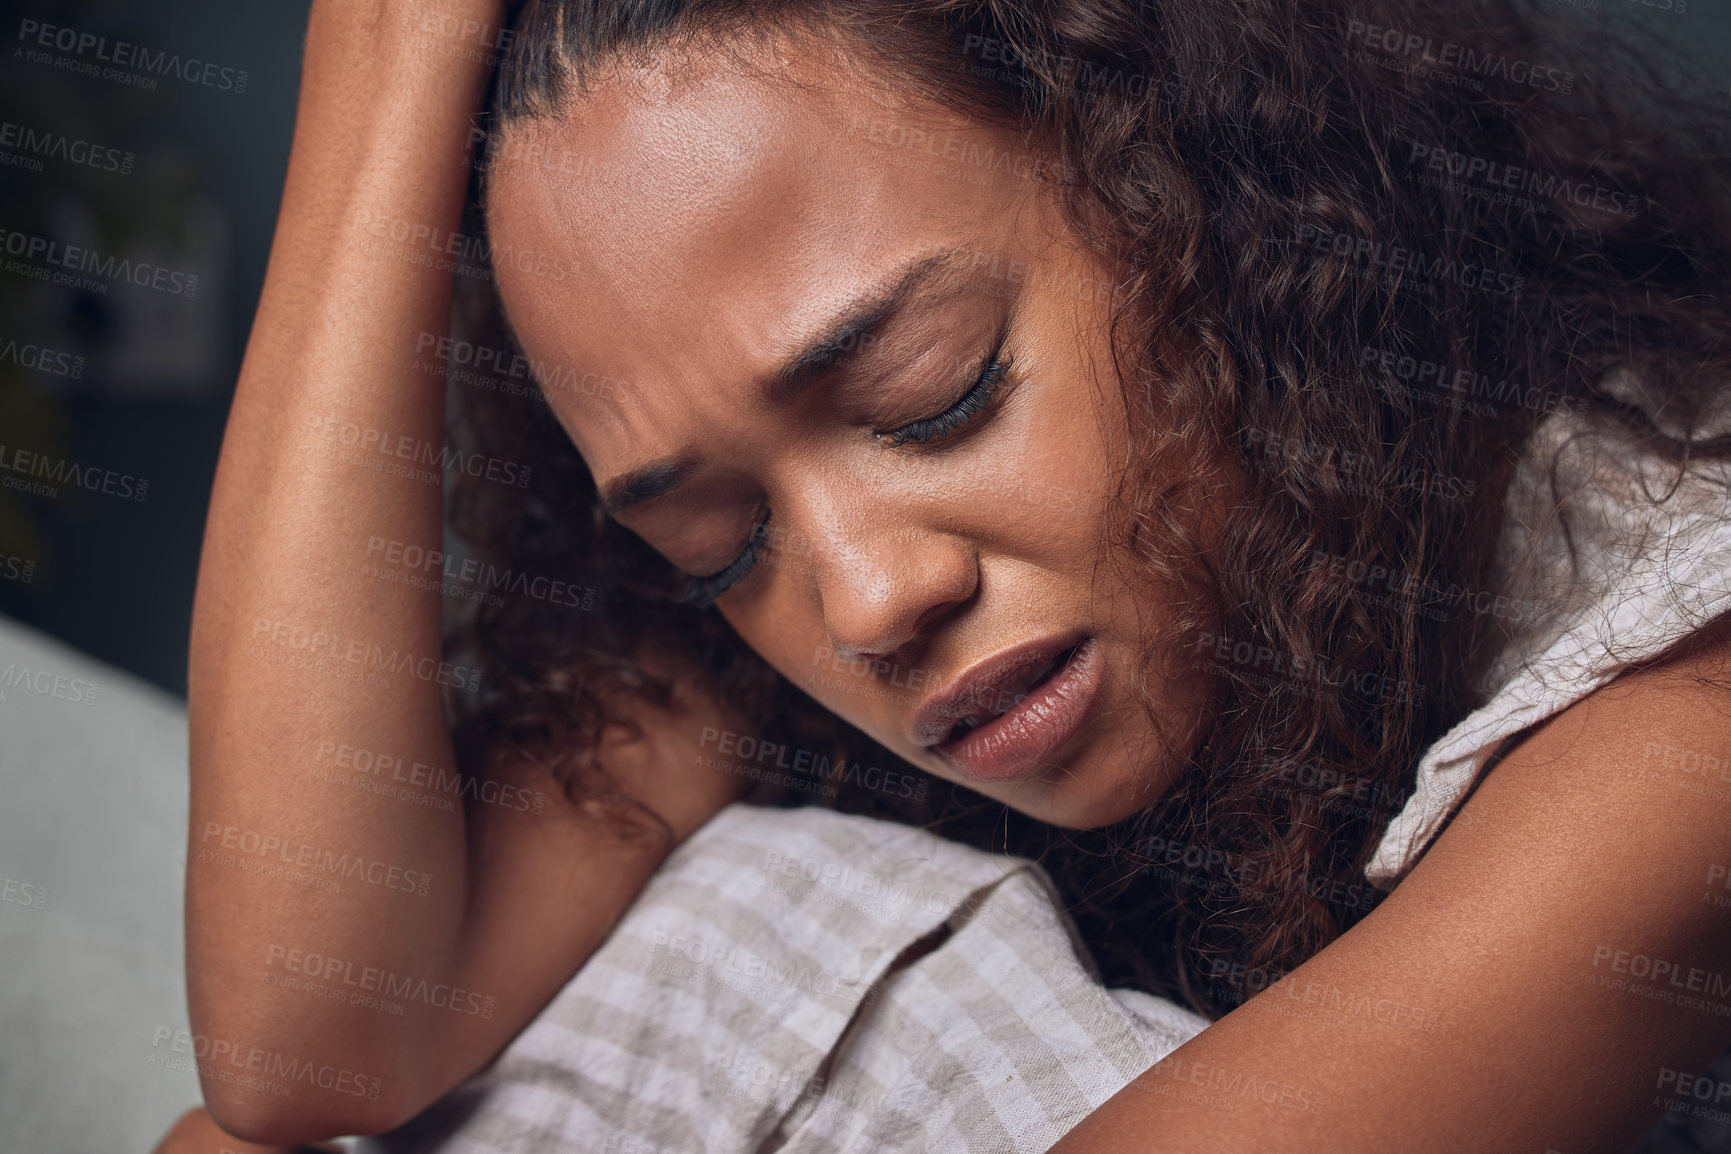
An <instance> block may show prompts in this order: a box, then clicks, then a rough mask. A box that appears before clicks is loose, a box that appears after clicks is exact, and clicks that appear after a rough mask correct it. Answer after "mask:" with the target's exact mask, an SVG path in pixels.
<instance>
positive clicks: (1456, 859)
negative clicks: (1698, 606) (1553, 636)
mask: <svg viewBox="0 0 1731 1154" xmlns="http://www.w3.org/2000/svg"><path fill="white" fill-rule="evenodd" d="M1723 625H1724V623H1723V622H1722V623H1721V627H1718V628H1715V629H1714V630H1712V631H1711V632H1710V633H1707V634H1704V635H1702V636H1701V637H1700V638H1698V639H1697V642H1696V643H1695V644H1694V645H1693V646H1692V647H1691V648H1690V650H1689V651H1687V652H1683V653H1679V654H1676V655H1674V656H1673V657H1672V658H1671V659H1669V660H1667V661H1666V662H1665V663H1663V664H1662V665H1660V666H1655V667H1652V668H1649V669H1647V670H1645V671H1642V672H1639V673H1631V674H1627V675H1625V676H1624V677H1622V678H1619V679H1618V680H1617V681H1614V682H1612V683H1611V684H1610V685H1608V686H1606V687H1605V688H1604V689H1602V690H1600V691H1599V692H1597V693H1595V694H1593V695H1592V696H1590V697H1588V698H1586V699H1585V700H1583V701H1582V702H1579V703H1578V704H1576V705H1575V706H1573V707H1571V708H1570V709H1568V710H1566V711H1565V712H1563V713H1561V714H1559V715H1557V716H1556V717H1554V718H1552V719H1551V720H1550V721H1549V722H1547V723H1545V724H1543V725H1541V726H1538V727H1536V728H1535V729H1534V730H1533V731H1532V732H1531V733H1530V734H1529V735H1528V736H1527V737H1526V738H1525V740H1523V741H1522V742H1521V743H1520V744H1519V745H1518V746H1516V747H1515V748H1513V749H1512V750H1511V751H1509V752H1508V753H1507V754H1506V755H1505V756H1504V757H1503V758H1502V760H1501V761H1500V763H1499V764H1497V765H1496V767H1495V768H1494V769H1493V770H1492V771H1491V772H1490V773H1489V775H1488V776H1487V777H1486V778H1485V779H1484V781H1483V782H1482V783H1481V784H1480V786H1479V788H1478V789H1477V790H1476V791H1475V792H1474V793H1473V795H1472V796H1471V798H1470V799H1469V800H1468V801H1467V802H1466V803H1465V810H1464V812H1465V815H1466V816H1467V818H1468V820H1457V821H1455V822H1454V823H1453V824H1452V825H1451V826H1450V827H1449V829H1447V830H1446V831H1444V833H1443V834H1442V835H1441V836H1440V837H1439V838H1438V839H1437V841H1436V843H1435V844H1434V845H1433V846H1432V847H1431V849H1430V850H1429V852H1428V853H1427V854H1426V855H1425V856H1424V858H1423V859H1422V860H1421V861H1420V862H1419V864H1418V865H1417V866H1415V867H1414V868H1413V870H1412V872H1411V874H1410V875H1409V876H1408V877H1407V878H1406V879H1405V880H1404V881H1403V882H1402V883H1401V884H1400V885H1399V886H1397V887H1396V889H1395V890H1394V892H1393V893H1392V894H1390V895H1389V897H1388V899H1387V900H1386V901H1384V902H1383V903H1382V904H1381V905H1379V906H1378V907H1377V909H1376V910H1375V911H1374V912H1373V913H1371V914H1370V915H1369V916H1368V917H1366V918H1365V920H1364V921H1363V922H1361V923H1359V924H1358V925H1357V926H1355V927H1354V928H1352V929H1351V930H1349V931H1348V932H1347V933H1345V934H1344V935H1342V936H1341V937H1340V938H1339V939H1338V940H1337V941H1336V942H1334V943H1333V944H1332V945H1330V946H1328V947H1327V948H1325V949H1323V950H1322V951H1321V952H1319V953H1318V954H1317V955H1316V956H1315V957H1313V958H1312V959H1311V960H1310V961H1308V962H1306V963H1305V964H1304V965H1303V966H1300V967H1299V968H1298V969H1296V970H1294V971H1293V972H1292V973H1291V974H1289V975H1287V976H1286V977H1285V978H1283V979H1281V980H1280V981H1279V982H1278V983H1277V984H1275V985H1274V986H1272V987H1270V988H1269V989H1267V990H1265V991H1264V992H1262V993H1260V994H1258V995H1257V996H1256V997H1254V998H1252V999H1251V1000H1250V1001H1248V1002H1246V1003H1245V1004H1244V1005H1243V1006H1241V1007H1240V1008H1238V1009H1237V1010H1235V1011H1233V1012H1232V1013H1231V1014H1228V1015H1227V1016H1226V1017H1225V1018H1223V1019H1221V1021H1220V1022H1218V1023H1217V1024H1215V1025H1214V1026H1213V1027H1211V1028H1209V1029H1208V1030H1205V1031H1203V1033H1201V1034H1200V1035H1198V1036H1197V1037H1196V1038H1195V1039H1193V1040H1192V1041H1191V1042H1189V1043H1188V1044H1186V1045H1184V1046H1182V1047H1180V1048H1179V1049H1178V1050H1176V1051H1175V1052H1174V1053H1173V1054H1171V1055H1170V1056H1169V1057H1168V1058H1167V1059H1166V1060H1165V1061H1162V1062H1160V1063H1159V1064H1158V1065H1156V1066H1154V1067H1153V1068H1152V1069H1150V1070H1149V1071H1147V1072H1146V1073H1144V1074H1143V1075H1142V1076H1141V1077H1140V1078H1138V1079H1137V1080H1136V1081H1134V1082H1132V1083H1131V1084H1130V1085H1129V1086H1127V1087H1125V1089H1124V1090H1122V1091H1120V1092H1119V1093H1118V1094H1117V1095H1116V1096H1115V1097H1113V1098H1112V1099H1111V1100H1110V1101H1109V1102H1107V1103H1106V1104H1105V1105H1104V1106H1102V1107H1101V1108H1100V1109H1099V1110H1097V1111H1095V1112H1094V1114H1092V1115H1091V1116H1089V1117H1088V1118H1087V1119H1086V1120H1085V1121H1084V1122H1083V1123H1082V1124H1081V1125H1079V1126H1077V1127H1076V1128H1075V1129H1074V1130H1072V1131H1071V1132H1070V1133H1069V1134H1068V1135H1066V1136H1065V1138H1064V1140H1063V1141H1061V1142H1060V1143H1059V1144H1058V1145H1057V1146H1056V1147H1054V1154H1119V1152H1122V1154H1156V1152H1168V1151H1197V1152H1204V1151H1206V1152H1209V1154H1231V1152H1234V1151H1242V1152H1245V1154H1250V1152H1253V1151H1254V1152H1257V1154H1263V1152H1267V1151H1281V1152H1283V1154H1311V1152H1315V1154H1359V1152H1364V1154H1370V1152H1372V1151H1387V1150H1402V1151H1407V1152H1409V1154H1458V1152H1460V1151H1468V1150H1470V1151H1473V1152H1475V1154H1480V1152H1483V1154H1491V1152H1495V1151H1510V1152H1514V1151H1523V1152H1530V1154H1544V1152H1546V1151H1553V1152H1560V1154H1586V1152H1589V1151H1604V1152H1607V1154H1623V1152H1625V1151H1627V1150H1628V1149H1629V1148H1630V1147H1631V1146H1633V1145H1634V1143H1635V1141H1636V1139H1637V1138H1638V1137H1639V1136H1640V1134H1641V1132H1642V1130H1643V1129H1644V1128H1645V1127H1647V1126H1648V1125H1650V1124H1651V1123H1652V1122H1653V1120H1654V1119H1655V1118H1656V1117H1657V1116H1658V1114H1659V1113H1660V1110H1661V1109H1662V1108H1694V1107H1699V1106H1701V1105H1702V1104H1703V1103H1705V1105H1706V1106H1707V1107H1709V1108H1715V1106H1716V1108H1718V1109H1724V1108H1725V1103H1726V1102H1731V1086H1728V1085H1724V1084H1698V1083H1697V1080H1696V1078H1695V1075H1696V1074H1697V1073H1698V1072H1699V1071H1700V1070H1701V1068H1702V1067H1704V1066H1705V1065H1706V1064H1707V1063H1708V1062H1709V1061H1710V1060H1711V1059H1712V1058H1713V1057H1714V1056H1716V1055H1717V1054H1718V1053H1719V1052H1720V1050H1722V1049H1723V1048H1724V1047H1725V1045H1726V1044H1727V1042H1731V908H1727V906H1731V888H1727V886H1726V878H1727V874H1726V870H1727V865H1728V864H1731V769H1727V768H1726V767H1727V766H1728V765H1731V761H1727V760H1726V759H1727V756H1728V755H1731V689H1728V688H1725V685H1727V684H1731V681H1728V680H1727V679H1728V675H1731V631H1728V630H1727V629H1726V628H1724V627H1723ZM1698 674H1706V675H1709V676H1712V677H1716V678H1718V679H1719V680H1720V682H1721V684H1720V685H1719V686H1709V685H1704V684H1701V683H1700V682H1699V681H1698V680H1697V675H1698ZM1704 765H1705V766H1707V767H1712V766H1715V765H1716V766H1717V767H1718V768H1717V769H1712V770H1711V772H1708V773H1703V769H1702V767H1703V766H1704ZM1691 766H1692V767H1693V768H1691ZM1673 1104H1675V1107H1674V1106H1673Z"/></svg>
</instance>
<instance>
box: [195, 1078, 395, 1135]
mask: <svg viewBox="0 0 1731 1154" xmlns="http://www.w3.org/2000/svg"><path fill="white" fill-rule="evenodd" d="M200 1082H201V1084H202V1085H203V1088H204V1101H205V1109H206V1110H207V1111H208V1112H209V1114H210V1116H211V1118H212V1120H213V1121H215V1122H216V1124H217V1126H218V1127H220V1128H221V1129H222V1131H223V1132H224V1133H226V1134H229V1135H231V1136H233V1137H235V1138H239V1139H241V1140H243V1141H246V1142H257V1143H260V1144H262V1145H267V1146H297V1145H301V1144H304V1143H311V1142H327V1141H330V1140H331V1139H333V1138H341V1137H346V1136H362V1135H369V1134H383V1133H384V1132H386V1131H387V1130H394V1129H396V1128H397V1127H398V1126H401V1125H402V1124H403V1123H404V1122H407V1121H408V1120H409V1119H410V1118H411V1117H413V1111H408V1110H405V1109H404V1108H403V1104H402V1102H401V1101H399V1100H393V1099H387V1098H386V1097H385V1096H384V1095H383V1094H381V1095H380V1096H379V1097H378V1098H376V1099H370V1100H369V1099H367V1098H365V1097H353V1096H350V1098H351V1100H349V1101H343V1100H342V1097H343V1096H342V1095H333V1094H329V1093H323V1092H319V1093H309V1092H307V1088H305V1087H296V1088H291V1090H290V1092H289V1093H288V1094H286V1095H284V1094H281V1093H278V1092H275V1090H273V1089H272V1088H265V1087H245V1086H235V1085H232V1084H229V1083H225V1082H221V1081H216V1080H213V1079H212V1078H211V1077H209V1076H208V1075H204V1074H202V1073H201V1075H200Z"/></svg>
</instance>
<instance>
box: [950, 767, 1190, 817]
mask: <svg viewBox="0 0 1731 1154" xmlns="http://www.w3.org/2000/svg"><path fill="white" fill-rule="evenodd" d="M1180 768H1181V766H1178V765H1174V764H1172V759H1171V758H1170V757H1167V758H1165V759H1163V764H1161V765H1159V766H1157V767H1155V768H1152V769H1151V768H1149V767H1148V766H1124V767H1121V768H1120V767H1112V766H1107V765H1091V766H1081V767H1078V768H1077V769H1075V770H1073V771H1072V770H1066V771H1054V772H1053V773H1051V774H1049V775H1047V776H1045V777H1042V778H1039V779H1037V780H1034V781H1029V782H1023V783H1020V785H1019V787H1017V788H1012V789H1009V790H1006V791H1002V792H999V791H996V790H994V791H993V796H994V797H996V798H997V799H998V800H1000V801H1002V802H1003V803H1004V804H1005V805H1007V806H1009V807H1010V808H1011V809H1013V810H1015V811H1017V812H1018V813H1023V814H1026V815H1027V816H1029V817H1031V818H1034V819H1035V820H1037V821H1043V822H1045V823H1046V824H1047V825H1055V826H1057V827H1059V828H1060V829H1075V830H1084V829H1101V828H1103V827H1105V826H1109V825H1115V824H1117V823H1118V822H1121V821H1123V820H1124V819H1125V818H1127V817H1130V816H1132V815H1134V814H1135V813H1137V812H1138V811H1140V810H1143V809H1146V808H1147V807H1148V806H1150V805H1153V804H1154V803H1155V802H1157V801H1159V800H1160V798H1161V797H1162V796H1164V795H1165V793H1166V791H1167V790H1168V789H1170V788H1171V784H1172V781H1173V780H1174V779H1175V778H1176V777H1177V774H1178V771H1179V769H1180ZM974 788H978V787H977V786H976V787H974Z"/></svg>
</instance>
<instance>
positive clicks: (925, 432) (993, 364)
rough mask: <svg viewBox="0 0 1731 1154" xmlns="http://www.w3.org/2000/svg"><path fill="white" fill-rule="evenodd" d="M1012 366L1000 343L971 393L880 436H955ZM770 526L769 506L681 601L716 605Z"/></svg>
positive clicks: (747, 568) (900, 439) (753, 560)
mask: <svg viewBox="0 0 1731 1154" xmlns="http://www.w3.org/2000/svg"><path fill="white" fill-rule="evenodd" d="M1010 365H1011V358H1010V357H1008V356H1006V355H1005V354H1004V346H1003V344H1002V343H1001V342H1000V344H999V345H998V347H997V348H996V349H994V350H993V352H992V355H991V356H990V357H988V358H987V360H986V365H985V367H984V368H983V369H981V370H980V375H979V376H978V377H976V378H975V379H974V383H973V384H971V385H969V386H968V390H967V392H965V393H963V394H962V395H961V396H960V397H958V398H957V399H956V401H955V403H954V404H952V405H951V406H950V407H949V408H947V409H945V410H944V411H943V412H941V413H938V414H937V415H936V416H932V417H922V418H921V419H919V420H917V421H911V422H909V423H908V424H906V425H903V426H902V427H901V428H899V429H895V430H892V431H891V432H888V433H878V434H876V436H877V437H878V438H879V439H881V440H882V441H883V442H884V443H885V444H887V445H889V446H890V447H892V448H897V447H900V446H902V445H930V444H937V443H939V442H942V441H945V440H948V439H950V438H952V437H954V436H955V435H956V434H957V433H959V432H961V431H962V430H963V429H965V428H967V427H968V426H970V425H973V424H974V423H976V422H977V421H978V420H979V419H980V417H981V415H982V414H984V413H985V412H986V411H987V410H989V409H990V408H991V405H992V402H993V401H994V400H995V399H996V398H997V395H998V392H999V389H1000V388H1001V386H1002V384H1003V381H1004V375H1005V374H1006V373H1008V372H1009V371H1010ZM768 527H769V510H768V509H765V510H764V511H763V513H762V515H761V516H760V517H759V518H758V521H757V524H756V525H754V526H753V527H752V530H751V539H750V540H749V541H747V542H746V545H745V548H744V549H743V550H742V551H741V552H740V554H739V556H737V557H735V558H734V559H733V560H732V561H731V562H729V563H728V566H727V568H725V569H723V570H721V572H719V573H714V574H711V575H710V576H708V577H693V578H691V579H690V582H691V584H690V587H689V588H688V589H687V590H686V592H685V593H684V594H682V595H681V596H680V598H679V604H681V605H690V606H692V607H693V608H696V609H708V608H709V607H710V606H712V605H714V604H715V601H716V598H718V597H720V596H721V595H722V594H723V593H725V592H726V591H727V590H728V589H729V588H730V587H731V586H733V585H737V584H738V583H739V582H740V581H743V580H744V579H745V578H746V576H747V575H748V574H749V573H750V572H751V571H752V569H753V568H754V567H755V566H756V564H757V561H758V559H759V558H760V557H761V556H762V554H763V550H764V542H765V541H766V540H767V539H768V534H767V530H768Z"/></svg>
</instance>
